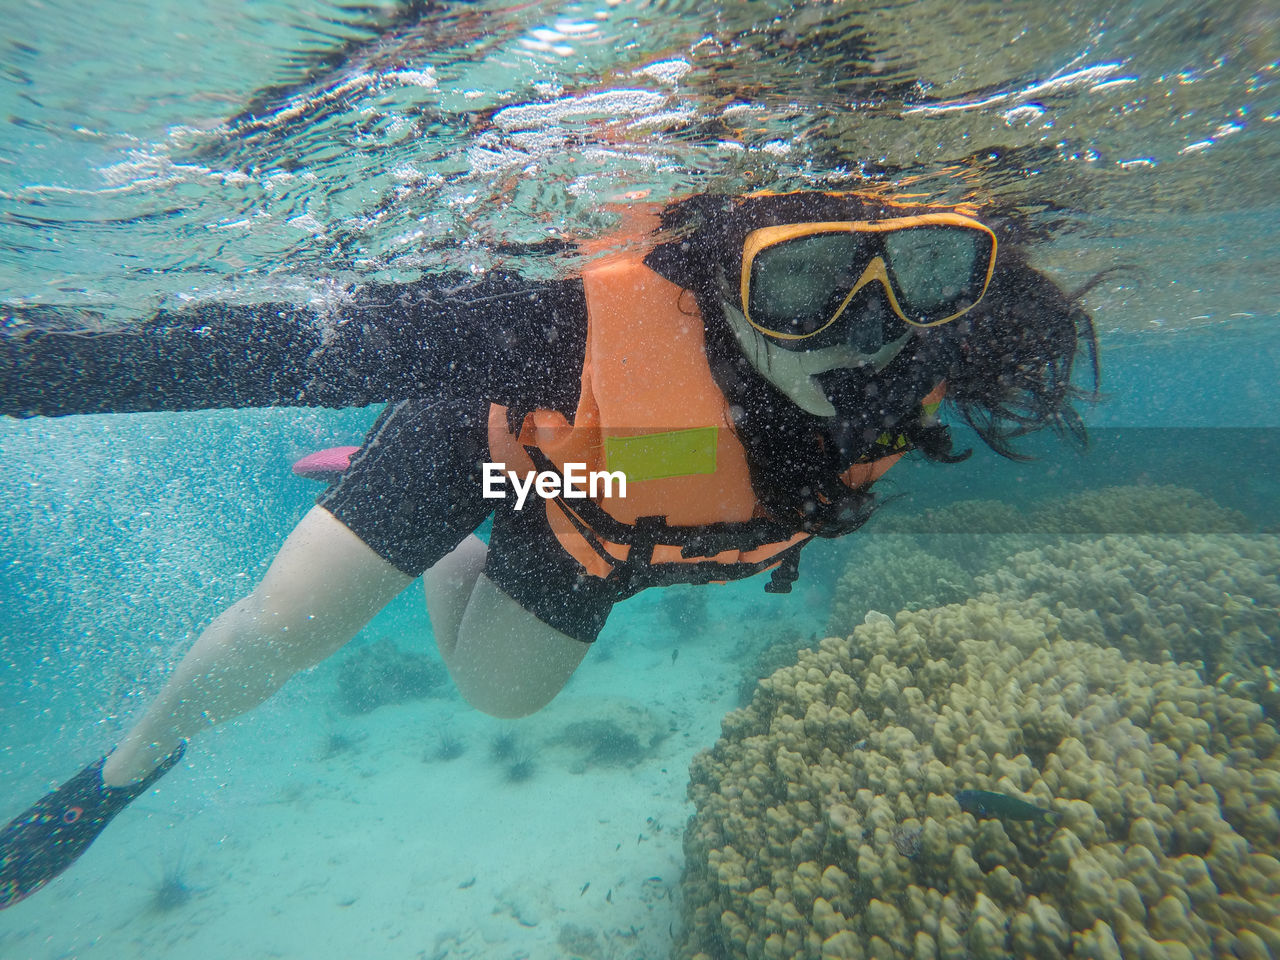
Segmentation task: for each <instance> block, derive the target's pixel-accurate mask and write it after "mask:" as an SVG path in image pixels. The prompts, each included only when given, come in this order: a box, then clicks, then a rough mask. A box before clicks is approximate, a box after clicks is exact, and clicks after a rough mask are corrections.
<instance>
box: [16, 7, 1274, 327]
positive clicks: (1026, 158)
mask: <svg viewBox="0 0 1280 960" xmlns="http://www.w3.org/2000/svg"><path fill="white" fill-rule="evenodd" d="M8 16H9V18H10V22H11V23H12V24H13V28H12V29H11V30H9V31H8V39H7V40H6V41H5V42H4V47H3V53H2V54H0V58H2V65H3V87H0V90H2V91H3V93H0V96H3V98H4V99H3V106H4V109H5V113H6V114H7V116H8V124H7V126H6V128H5V132H4V134H3V138H2V139H0V288H3V294H2V296H3V297H4V300H5V302H6V303H7V304H8V305H9V306H10V308H11V312H13V313H17V314H21V315H22V316H23V317H24V319H29V317H30V312H29V311H26V310H22V309H20V308H23V307H30V306H50V305H51V306H59V307H64V308H66V307H82V308H91V309H92V310H93V311H96V312H97V313H99V314H102V315H104V316H105V317H107V318H109V319H111V320H114V321H121V320H127V319H129V318H131V317H137V316H141V315H144V314H146V313H148V312H149V311H150V310H151V309H153V308H154V307H155V306H157V305H158V304H159V303H161V302H164V301H165V300H173V299H179V298H185V297H189V296H207V295H217V296H224V297H225V296H234V297H237V298H241V299H254V298H258V297H262V296H264V295H268V294H269V295H271V296H274V297H280V296H287V297H290V298H293V299H301V300H314V299H317V298H320V299H324V298H328V297H333V296H340V295H341V291H342V289H344V288H345V287H347V286H349V285H350V284H352V283H357V282H359V281H361V280H365V279H372V278H378V279H392V278H398V279H407V278H412V277H414V276H416V275H418V274H419V273H421V272H422V271H423V270H429V269H433V268H438V267H440V266H442V265H447V266H462V267H465V268H472V269H483V268H485V267H487V266H490V265H492V264H494V263H495V262H501V263H502V264H503V265H505V266H516V267H519V268H520V269H524V270H528V271H537V272H543V271H549V270H555V269H561V268H563V267H564V266H565V264H564V263H563V262H562V261H561V260H560V259H559V258H561V257H563V254H558V253H554V252H549V251H551V250H552V248H551V247H550V246H549V245H546V244H541V242H542V241H547V240H555V239H560V238H565V237H568V238H581V237H584V236H589V235H592V234H597V233H600V232H601V231H603V230H606V229H607V228H608V227H609V226H610V225H611V224H612V223H613V222H614V221H615V219H616V216H617V211H618V210H619V209H620V208H622V207H624V206H625V205H627V204H628V203H631V202H634V201H636V200H637V199H640V198H643V199H646V200H657V201H661V200H664V199H667V198H670V197H675V196H682V195H686V194H688V193H690V192H694V191H701V190H717V191H741V190H744V189H755V188H762V187H763V188H772V189H795V188H798V187H810V186H839V187H846V188H847V187H867V186H877V187H883V188H885V189H890V187H889V186H888V185H894V186H893V187H892V189H897V190H903V189H910V190H911V191H912V192H916V193H920V194H925V195H928V196H934V197H945V198H949V199H958V198H961V197H963V198H967V199H971V200H974V201H976V202H978V203H979V204H983V205H999V206H1000V207H1002V208H1005V209H1013V210H1014V211H1016V212H1018V213H1020V214H1022V215H1023V216H1025V218H1026V219H1027V222H1028V225H1029V226H1031V227H1033V228H1038V229H1039V230H1040V231H1041V232H1043V234H1044V235H1045V237H1046V238H1047V239H1048V242H1046V243H1043V244H1041V245H1040V246H1039V248H1038V251H1037V258H1038V260H1039V262H1040V263H1041V264H1042V265H1044V266H1046V267H1047V268H1048V269H1049V270H1051V271H1052V272H1053V273H1055V274H1056V275H1058V276H1059V277H1061V278H1063V279H1064V280H1066V281H1067V282H1068V283H1072V282H1075V281H1080V280H1083V279H1085V278H1087V277H1089V276H1091V275H1092V274H1093V273H1094V272H1096V271H1098V270H1099V269H1102V268H1105V267H1110V266H1113V265H1123V266H1124V267H1125V268H1126V269H1125V270H1124V271H1123V272H1121V273H1118V274H1116V275H1115V277H1113V278H1112V279H1111V280H1110V281H1109V282H1108V283H1107V284H1105V285H1103V286H1102V287H1100V288H1099V289H1098V290H1096V291H1095V292H1094V293H1093V294H1092V295H1091V296H1092V302H1091V306H1092V307H1093V309H1094V310H1095V311H1096V313H1097V317H1098V320H1099V324H1100V327H1101V328H1102V330H1103V331H1104V332H1105V331H1139V330H1146V329H1151V328H1152V327H1153V326H1160V327H1164V328H1183V327H1188V326H1197V325H1203V324H1206V323H1216V322H1223V321H1227V320H1230V319H1232V318H1233V317H1238V316H1243V315H1259V316H1266V315H1270V314H1273V313H1274V312H1275V299H1276V298H1275V294H1276V281H1275V277H1276V276H1277V275H1280V258H1278V257H1277V255H1276V252H1275V249H1274V244H1273V242H1272V239H1271V238H1272V237H1273V236H1274V227H1273V223H1274V220H1275V218H1276V215H1277V213H1278V212H1280V204H1277V201H1276V191H1275V186H1274V185H1275V183H1277V182H1280V139H1278V138H1277V122H1278V121H1280V92H1278V85H1277V73H1278V71H1280V67H1278V66H1277V57H1280V14H1278V13H1277V12H1276V8H1275V7H1274V5H1273V4H1271V3H1268V2H1265V0H1228V2H1221V3H1214V4H1203V3H1198V2H1192V0H1181V2H1154V0H1147V2H1136V3H1100V2H1079V3H1070V4H1044V3H1039V2H1032V0H1019V2H1013V3H1008V2H1003V3H995V2H971V3H960V4H957V3H954V2H952V0H923V2H911V3H895V4H880V5H878V6H874V7H869V6H867V5H863V4H846V3H796V4H784V3H777V2H758V3H736V2H735V3H723V4H711V3H705V2H692V0H649V2H641V0H634V2H631V0H606V2H600V3H525V4H510V3H498V2H489V0H482V2H476V3H415V4H412V5H403V6H395V5H386V6H373V7H364V8H352V7H347V6H340V5H336V4H330V3H321V2H316V3H302V2H287V0H273V2H265V3H253V4H244V3H240V2H238V0H237V2H232V0H213V2H210V3H206V4H201V5H194V6H193V5H185V4H184V5H174V4H171V3H167V2H164V0H151V2H137V0H135V2H128V3H126V2H122V0H111V2H101V3H96V4H91V5H84V4H75V3H70V2H68V0H48V2H44V3H39V4H24V5H21V6H20V7H17V8H15V9H11V10H10V11H9V14H8ZM904 184H905V185H908V186H904ZM513 242H514V243H520V244H530V243H532V244H540V245H539V246H535V247H519V248H515V249H514V250H513V249H512V248H510V247H509V246H508V247H507V248H506V249H502V250H498V249H497V247H498V245H499V244H504V243H505V244H510V243H513ZM46 313H47V311H46ZM78 316H83V315H78Z"/></svg>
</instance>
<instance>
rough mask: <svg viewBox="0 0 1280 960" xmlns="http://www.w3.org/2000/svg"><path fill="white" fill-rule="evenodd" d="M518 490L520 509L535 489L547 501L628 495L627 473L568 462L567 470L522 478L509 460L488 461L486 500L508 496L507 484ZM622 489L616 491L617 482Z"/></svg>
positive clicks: (484, 491) (526, 475)
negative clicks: (499, 461) (508, 462)
mask: <svg viewBox="0 0 1280 960" xmlns="http://www.w3.org/2000/svg"><path fill="white" fill-rule="evenodd" d="M508 483H510V484H511V489H513V490H514V491H515V492H516V509H517V510H520V509H523V508H524V502H525V500H526V499H528V497H529V491H531V490H532V491H533V492H534V493H536V494H537V495H538V496H540V497H541V498H542V499H543V500H554V499H555V498H556V497H564V498H565V499H566V500H585V499H586V498H587V497H591V499H593V500H597V499H599V498H600V497H602V496H604V497H612V496H619V497H625V496H626V495H627V475H626V474H625V473H623V472H622V471H621V470H612V471H610V470H592V471H591V472H589V473H588V472H587V465H586V464H585V463H566V464H565V465H564V473H557V472H556V471H555V470H537V471H535V470H530V471H528V472H527V473H525V474H524V476H523V477H522V476H521V475H520V474H519V473H517V472H516V471H514V470H508V469H507V465H506V464H505V463H486V464H485V465H484V490H483V495H484V498H485V499H486V500H501V499H502V498H503V497H505V496H506V495H507V493H506V489H505V488H506V485H507V484H508ZM615 484H616V485H617V488H618V492H617V493H616V494H615V493H614V485H615Z"/></svg>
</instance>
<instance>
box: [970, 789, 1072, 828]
mask: <svg viewBox="0 0 1280 960" xmlns="http://www.w3.org/2000/svg"><path fill="white" fill-rule="evenodd" d="M956 802H957V803H959V804H960V809H961V810H967V811H968V812H969V813H972V814H973V815H974V816H975V817H979V818H981V817H998V818H999V819H1001V820H1038V821H1040V822H1041V823H1053V822H1054V821H1055V820H1057V817H1058V815H1057V814H1056V813H1054V812H1053V811H1052V810H1046V809H1045V808H1044V807H1037V806H1036V805H1035V804H1034V803H1027V801H1025V800H1019V799H1018V798H1017V797H1011V796H1010V795H1009V794H1007V793H996V792H995V791H994V790H959V791H957V792H956Z"/></svg>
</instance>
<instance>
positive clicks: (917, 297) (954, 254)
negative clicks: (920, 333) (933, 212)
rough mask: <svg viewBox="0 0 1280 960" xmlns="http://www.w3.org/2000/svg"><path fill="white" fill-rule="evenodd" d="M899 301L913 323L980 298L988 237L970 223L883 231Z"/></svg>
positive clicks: (947, 313)
mask: <svg viewBox="0 0 1280 960" xmlns="http://www.w3.org/2000/svg"><path fill="white" fill-rule="evenodd" d="M884 249H885V259H886V260H887V261H888V268H889V273H890V274H891V276H892V279H893V284H894V289H895V291H896V293H897V295H898V304H899V306H901V307H902V310H903V312H904V313H905V314H906V315H907V316H908V317H909V318H911V319H912V320H914V321H916V322H917V323H930V322H933V321H936V320H941V319H942V318H943V317H947V316H950V315H951V314H953V313H956V312H957V311H960V310H964V309H965V308H966V307H971V306H973V304H974V303H976V302H977V301H978V298H979V297H981V296H982V286H983V283H984V282H985V280H986V276H987V265H988V263H989V262H990V257H991V238H990V237H989V236H988V235H987V234H985V233H983V232H982V231H981V230H973V229H970V228H968V227H943V226H939V227H911V228H909V229H906V230H894V231H892V232H890V233H886V234H885V235H884Z"/></svg>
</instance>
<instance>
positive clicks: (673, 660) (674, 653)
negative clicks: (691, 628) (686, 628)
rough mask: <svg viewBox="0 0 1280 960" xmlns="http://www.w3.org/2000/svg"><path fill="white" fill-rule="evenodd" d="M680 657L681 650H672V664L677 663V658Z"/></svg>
mask: <svg viewBox="0 0 1280 960" xmlns="http://www.w3.org/2000/svg"><path fill="white" fill-rule="evenodd" d="M678 656H680V650H679V648H677V649H675V650H672V651H671V662H672V663H675V662H676V657H678Z"/></svg>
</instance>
